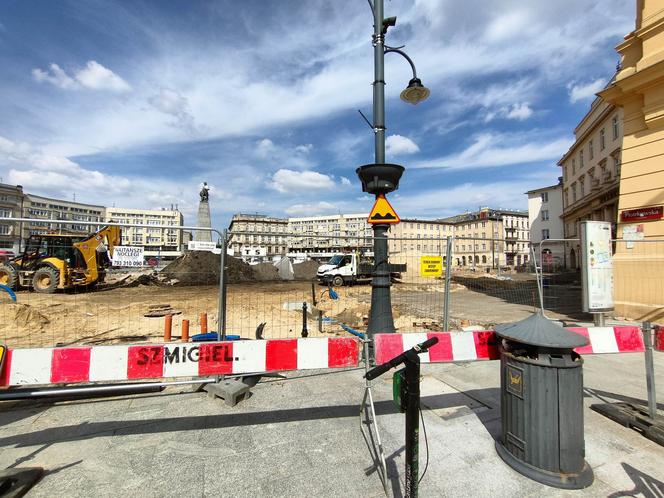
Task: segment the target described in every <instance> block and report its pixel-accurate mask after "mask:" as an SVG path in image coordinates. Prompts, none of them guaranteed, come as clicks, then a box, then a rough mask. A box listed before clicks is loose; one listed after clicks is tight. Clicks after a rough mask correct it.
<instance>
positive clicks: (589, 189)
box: [558, 98, 623, 269]
mask: <svg viewBox="0 0 664 498" xmlns="http://www.w3.org/2000/svg"><path fill="white" fill-rule="evenodd" d="M622 123H623V110H622V109H621V108H620V107H616V106H614V105H613V104H610V103H608V102H606V101H605V100H604V99H602V98H596V99H595V101H594V102H593V103H592V105H591V106H590V110H589V111H588V113H587V114H586V115H585V116H584V117H583V119H582V120H581V122H580V123H579V124H578V125H577V127H576V128H575V129H574V136H575V141H574V143H573V144H572V146H571V147H570V148H569V150H568V151H567V152H566V153H565V155H564V156H563V157H562V158H561V159H560V160H559V161H558V165H559V166H560V167H561V168H562V172H563V215H562V218H563V219H562V221H563V231H564V238H566V239H578V238H579V233H580V223H581V222H582V221H584V220H594V221H608V222H611V223H612V224H613V230H612V235H613V236H614V237H615V233H616V232H615V227H616V219H617V213H618V186H619V179H620V172H621V171H620V169H621V168H620V163H621V149H622V142H623V131H622ZM579 250H580V243H579V242H578V241H569V242H566V243H565V255H564V256H565V258H564V259H565V262H566V265H567V268H572V269H575V268H578V267H579V265H580V253H579Z"/></svg>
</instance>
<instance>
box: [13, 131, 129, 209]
mask: <svg viewBox="0 0 664 498" xmlns="http://www.w3.org/2000/svg"><path fill="white" fill-rule="evenodd" d="M0 163H5V164H8V165H10V166H11V169H10V170H9V175H8V180H9V182H10V183H13V184H16V185H23V186H24V187H25V188H26V190H27V191H33V189H39V190H42V191H45V192H48V193H50V194H51V195H59V196H62V197H63V198H68V197H69V195H70V193H71V192H75V191H79V192H80V191H85V192H92V191H105V192H120V191H122V190H123V189H127V188H129V187H130V185H131V182H130V181H129V180H128V179H126V178H122V177H117V176H110V175H106V174H104V173H102V172H100V171H96V170H89V169H85V168H83V167H81V166H80V165H79V164H77V163H75V162H74V161H71V160H70V159H68V158H66V157H60V156H54V155H49V154H45V153H43V152H42V151H41V150H38V149H35V148H33V147H31V146H30V145H29V144H26V143H15V142H13V141H11V140H9V139H7V138H5V137H2V136H0Z"/></svg>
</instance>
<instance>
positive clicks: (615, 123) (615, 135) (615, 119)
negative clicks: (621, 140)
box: [611, 116, 618, 140]
mask: <svg viewBox="0 0 664 498" xmlns="http://www.w3.org/2000/svg"><path fill="white" fill-rule="evenodd" d="M611 128H612V129H613V139H614V140H615V139H617V138H618V116H613V119H612V120H611Z"/></svg>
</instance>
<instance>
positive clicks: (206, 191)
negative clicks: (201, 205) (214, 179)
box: [200, 182, 210, 202]
mask: <svg viewBox="0 0 664 498" xmlns="http://www.w3.org/2000/svg"><path fill="white" fill-rule="evenodd" d="M200 196H201V202H208V201H209V200H210V187H208V184H207V182H203V188H201V191H200Z"/></svg>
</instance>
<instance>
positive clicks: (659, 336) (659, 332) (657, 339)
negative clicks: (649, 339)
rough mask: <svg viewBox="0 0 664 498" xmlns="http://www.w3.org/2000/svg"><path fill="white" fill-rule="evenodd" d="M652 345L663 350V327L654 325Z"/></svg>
mask: <svg viewBox="0 0 664 498" xmlns="http://www.w3.org/2000/svg"><path fill="white" fill-rule="evenodd" d="M653 346H654V348H655V349H656V350H658V351H663V352H664V327H655V335H654V340H653Z"/></svg>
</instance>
